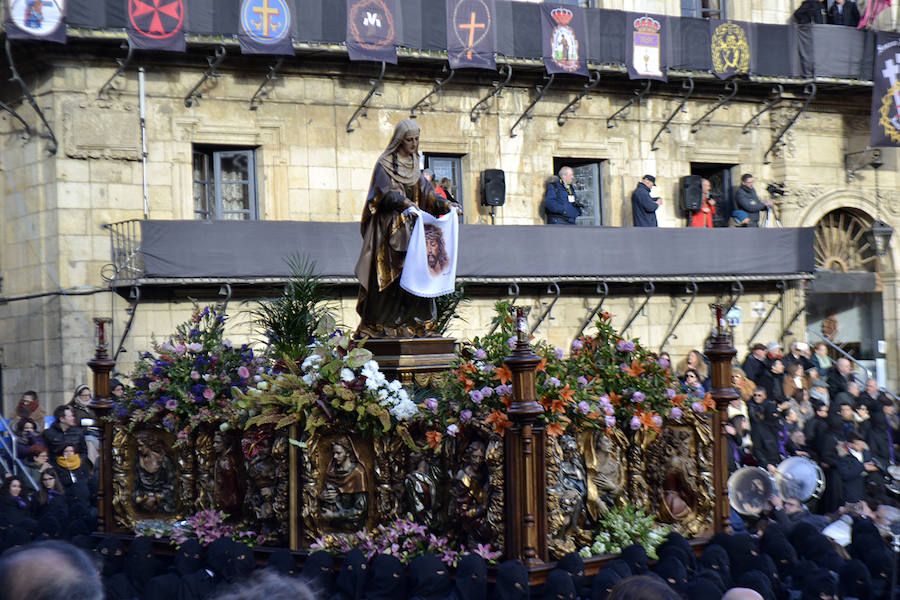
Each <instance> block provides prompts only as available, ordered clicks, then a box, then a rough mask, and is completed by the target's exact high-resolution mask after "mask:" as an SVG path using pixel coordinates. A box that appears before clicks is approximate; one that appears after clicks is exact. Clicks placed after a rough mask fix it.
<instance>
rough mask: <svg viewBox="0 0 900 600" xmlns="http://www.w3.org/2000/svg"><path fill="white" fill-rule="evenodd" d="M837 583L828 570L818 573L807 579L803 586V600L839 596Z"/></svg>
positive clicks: (817, 599)
mask: <svg viewBox="0 0 900 600" xmlns="http://www.w3.org/2000/svg"><path fill="white" fill-rule="evenodd" d="M837 593H838V590H837V583H835V581H834V578H833V577H832V576H831V574H830V573H829V572H828V571H826V570H824V569H823V570H820V571H816V572H815V573H812V574H811V575H810V576H809V577H807V578H806V581H805V582H804V584H803V596H802V598H803V600H821V598H822V597H823V595H824V596H825V597H829V596H837Z"/></svg>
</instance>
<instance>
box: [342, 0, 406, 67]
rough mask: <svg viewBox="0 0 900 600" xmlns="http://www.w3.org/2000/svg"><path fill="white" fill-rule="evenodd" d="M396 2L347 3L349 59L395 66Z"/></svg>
mask: <svg viewBox="0 0 900 600" xmlns="http://www.w3.org/2000/svg"><path fill="white" fill-rule="evenodd" d="M396 16H397V4H396V2H395V0H347V50H348V53H349V55H350V60H369V61H374V62H388V63H391V64H394V65H395V64H397V46H396V44H397V40H398V39H399V32H398V31H397V19H396Z"/></svg>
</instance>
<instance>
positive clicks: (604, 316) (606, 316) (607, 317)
mask: <svg viewBox="0 0 900 600" xmlns="http://www.w3.org/2000/svg"><path fill="white" fill-rule="evenodd" d="M600 318H601V319H603V320H604V321H609V320H610V319H612V315H611V314H609V313H608V312H606V311H605V310H604V311H603V312H601V313H600Z"/></svg>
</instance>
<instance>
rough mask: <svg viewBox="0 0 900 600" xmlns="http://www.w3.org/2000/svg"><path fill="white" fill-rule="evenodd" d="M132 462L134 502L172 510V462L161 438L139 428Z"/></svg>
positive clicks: (150, 508)
mask: <svg viewBox="0 0 900 600" xmlns="http://www.w3.org/2000/svg"><path fill="white" fill-rule="evenodd" d="M135 439H136V441H137V456H136V458H137V460H136V461H135V465H134V491H133V492H132V497H133V499H134V504H135V506H137V507H138V508H140V509H142V510H146V511H148V512H158V513H172V512H175V462H174V461H173V460H172V459H171V458H170V457H169V456H168V455H167V454H166V447H165V444H164V443H163V441H162V440H160V439H158V438H156V437H154V436H153V435H152V434H150V433H147V432H144V431H142V432H139V433H138V434H137V435H136V436H135Z"/></svg>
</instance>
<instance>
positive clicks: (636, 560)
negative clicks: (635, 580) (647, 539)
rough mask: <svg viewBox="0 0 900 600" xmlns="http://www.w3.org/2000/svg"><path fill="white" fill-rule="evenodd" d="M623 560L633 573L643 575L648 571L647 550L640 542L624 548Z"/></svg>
mask: <svg viewBox="0 0 900 600" xmlns="http://www.w3.org/2000/svg"><path fill="white" fill-rule="evenodd" d="M622 560H624V561H625V563H626V564H627V565H628V568H630V569H631V573H632V574H633V575H643V574H644V573H646V572H647V562H648V560H647V551H646V550H645V549H644V547H643V546H641V545H640V544H632V545H631V546H628V547H627V548H625V549H624V550H622Z"/></svg>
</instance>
